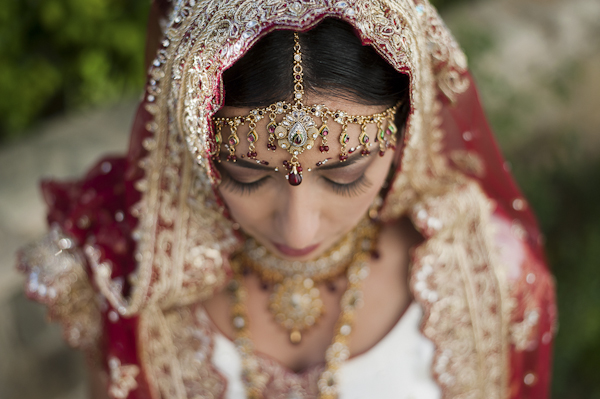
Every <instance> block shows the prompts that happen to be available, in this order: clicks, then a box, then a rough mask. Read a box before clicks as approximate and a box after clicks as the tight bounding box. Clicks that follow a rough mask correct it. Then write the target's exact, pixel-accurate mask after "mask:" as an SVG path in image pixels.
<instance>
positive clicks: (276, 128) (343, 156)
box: [211, 32, 400, 186]
mask: <svg viewBox="0 0 600 399" xmlns="http://www.w3.org/2000/svg"><path fill="white" fill-rule="evenodd" d="M300 50H301V49H300V41H299V38H298V33H296V32H294V66H293V68H292V72H293V77H294V103H293V104H290V103H288V102H285V101H279V102H277V103H275V104H271V105H269V106H268V107H266V108H256V109H253V110H252V111H250V113H249V114H248V115H244V116H234V117H226V118H225V117H220V118H213V121H214V123H215V146H214V147H213V148H212V150H211V155H212V158H213V160H215V161H219V160H220V150H221V143H224V146H225V148H226V149H227V151H228V155H227V158H226V159H227V161H230V162H236V161H237V158H238V155H237V153H236V147H237V146H238V145H239V143H240V137H239V136H238V128H239V127H240V126H241V125H246V124H247V125H248V127H249V129H250V130H249V132H248V133H247V135H246V140H247V141H248V143H249V146H248V153H247V154H246V157H247V158H249V159H252V160H255V161H257V162H259V163H262V164H268V163H267V162H266V161H261V160H259V159H258V158H257V157H258V153H257V150H256V148H257V147H256V146H257V142H258V140H259V135H258V132H257V130H256V124H257V122H258V121H260V120H261V119H263V118H265V117H268V118H269V123H268V124H267V133H268V140H267V143H266V144H267V145H266V147H267V150H269V151H275V150H276V149H277V147H278V146H279V147H280V148H281V149H283V150H286V151H287V152H289V153H290V155H291V158H290V159H289V160H286V161H284V162H283V166H284V167H285V168H286V169H287V174H286V178H287V179H288V181H289V183H290V184H291V185H292V186H297V185H299V184H300V183H302V170H303V169H302V165H301V164H300V160H299V158H298V156H299V155H300V154H302V153H303V152H304V151H306V150H312V149H313V148H315V147H316V142H317V140H319V139H320V140H321V144H320V145H319V146H318V148H319V151H321V152H322V153H328V152H329V145H328V142H327V140H328V138H329V127H328V126H327V123H328V121H329V120H330V119H333V120H334V121H335V122H337V123H338V124H340V125H341V126H342V131H341V133H340V136H339V138H338V142H339V143H340V146H341V149H340V153H339V155H338V159H339V161H340V162H344V161H346V160H347V159H348V155H349V154H351V153H353V152H355V151H357V150H361V154H362V155H369V154H370V153H371V151H370V148H371V146H372V145H375V143H374V142H377V143H378V144H379V155H380V156H383V155H385V151H386V149H388V148H392V149H395V147H396V133H397V131H398V129H397V128H396V125H395V124H394V122H393V121H394V117H395V115H396V111H397V109H398V106H399V105H400V104H396V105H395V106H393V107H390V108H388V109H386V110H385V111H383V112H381V113H378V114H372V115H349V114H348V113H347V112H344V111H340V110H336V111H332V110H329V109H328V108H327V107H326V106H325V105H322V104H319V105H317V104H315V105H310V106H305V105H304V104H303V102H302V99H303V96H304V80H303V76H304V72H303V69H302V52H301V51H300ZM279 115H282V117H281V118H280V120H279V121H277V119H278V117H279ZM315 118H317V119H315ZM317 121H318V122H317ZM348 124H357V125H360V135H359V137H358V141H359V145H358V146H357V147H352V148H350V149H348V143H349V142H350V136H349V134H348ZM369 124H374V125H376V126H377V134H376V137H375V139H374V140H373V141H372V140H371V138H370V137H369V135H368V134H367V126H368V125H369ZM225 131H228V133H229V135H228V137H227V140H225V141H223V135H224V132H225ZM241 157H242V158H243V157H244V156H243V155H242V156H241Z"/></svg>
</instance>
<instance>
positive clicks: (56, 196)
mask: <svg viewBox="0 0 600 399" xmlns="http://www.w3.org/2000/svg"><path fill="white" fill-rule="evenodd" d="M153 13H154V16H156V17H158V19H159V21H160V23H159V25H160V31H161V33H160V35H159V36H160V40H158V41H157V46H158V49H156V50H155V51H154V54H155V58H153V60H152V65H151V66H150V68H149V74H148V81H147V84H146V88H145V90H146V93H145V97H144V100H143V101H142V103H141V105H140V108H139V111H138V113H137V115H136V117H135V123H134V126H133V129H132V136H131V142H130V148H129V152H128V154H127V156H126V157H124V158H112V159H105V160H102V161H101V162H100V163H99V164H98V165H97V166H96V167H94V168H92V170H91V171H90V172H89V173H88V174H87V176H86V177H85V178H84V179H82V180H81V181H78V182H70V183H59V182H55V181H49V182H45V183H44V184H43V191H44V196H45V199H46V201H47V203H48V205H49V208H50V211H49V217H48V218H49V222H50V225H51V227H52V229H51V232H50V234H49V235H48V236H47V237H46V238H44V239H43V240H42V241H41V242H39V243H36V244H33V245H32V246H30V247H29V248H27V249H25V250H24V251H22V253H21V256H20V267H21V268H22V269H23V270H24V271H26V272H27V273H28V275H29V280H28V283H27V285H26V290H27V293H28V295H29V296H30V297H32V298H34V299H36V300H39V301H41V302H44V303H46V304H48V305H49V308H50V313H51V316H53V317H54V318H55V319H58V320H60V321H61V322H62V323H63V324H64V326H65V337H66V339H67V340H68V342H69V343H70V344H71V345H73V346H75V347H80V348H82V349H85V350H87V351H88V353H90V355H91V359H92V361H94V362H98V364H100V365H101V366H103V367H104V368H106V369H107V370H108V372H109V376H110V382H109V386H108V389H109V393H110V394H111V395H112V396H113V397H115V398H131V399H132V398H161V397H162V398H186V397H192V396H194V397H204V396H203V395H205V396H209V394H210V395H213V394H214V392H219V389H222V385H223V381H222V380H221V379H220V378H219V377H218V376H215V373H214V370H210V366H206V365H198V364H195V363H193V362H191V360H190V359H189V358H188V357H186V355H185V353H186V351H188V350H196V351H201V350H203V349H202V348H201V344H200V343H199V342H197V340H196V341H195V340H194V338H193V337H191V336H189V335H186V333H185V331H186V329H185V328H184V327H185V325H186V323H191V322H190V317H191V316H190V311H189V309H188V306H190V305H191V304H193V303H197V302H199V301H202V300H204V299H206V298H209V297H210V296H211V295H213V294H214V292H215V291H216V290H219V289H221V288H222V287H223V285H224V284H225V282H226V281H227V279H228V275H229V271H228V267H227V259H228V255H229V254H230V253H231V252H232V251H233V250H234V249H235V248H236V247H237V246H238V245H239V241H238V238H237V236H236V234H235V231H234V230H233V226H232V221H231V220H229V219H228V218H227V216H226V215H225V212H224V207H223V204H222V202H221V200H220V198H219V197H218V195H217V193H216V191H215V187H216V185H217V184H218V183H219V181H218V179H219V178H218V174H217V173H215V169H214V165H213V164H212V161H211V159H210V156H209V152H210V149H211V148H212V146H214V145H215V143H214V133H213V131H212V126H211V123H210V118H211V116H212V115H213V114H214V113H215V112H216V111H217V110H218V109H219V107H220V106H221V104H222V100H223V93H222V87H221V82H220V79H221V73H222V71H223V70H225V69H226V68H228V67H229V66H231V65H232V64H233V63H234V62H235V61H236V60H237V59H239V58H240V57H241V56H242V55H243V54H244V53H245V51H247V50H248V48H250V47H251V46H252V44H253V43H255V42H256V41H257V40H258V39H260V38H261V37H262V36H263V35H265V34H266V33H268V32H270V31H272V30H273V29H294V30H307V29H310V28H311V27H312V26H314V25H315V24H317V23H319V21H321V20H322V19H323V18H327V17H334V18H339V19H342V20H344V21H346V22H348V23H350V24H351V25H353V26H354V27H355V28H356V32H357V35H358V36H359V37H360V38H361V40H362V41H363V43H364V44H365V45H371V46H373V47H374V48H375V49H376V50H377V51H378V53H379V54H380V55H381V56H382V57H383V58H384V59H385V60H387V61H388V62H389V63H390V64H391V65H392V66H394V67H395V68H396V69H397V70H398V71H399V72H401V73H406V74H408V75H409V76H410V80H411V93H410V94H411V97H410V98H411V114H410V117H409V120H408V124H407V130H406V135H405V141H404V145H403V148H402V151H398V157H399V158H401V162H399V168H398V170H397V171H396V173H395V176H394V178H393V181H392V185H391V189H390V190H389V192H388V194H387V197H386V198H385V200H384V205H383V208H382V217H383V219H384V220H385V221H388V222H392V221H394V220H396V219H398V218H400V217H402V216H404V215H408V216H409V218H410V219H411V220H412V222H413V224H414V225H415V227H416V228H417V229H418V230H419V231H420V232H421V234H422V235H423V236H424V237H425V242H424V243H423V244H422V245H420V246H419V247H418V248H416V249H415V251H414V255H413V262H412V269H411V275H410V288H411V291H412V293H413V295H414V298H415V300H416V301H417V302H418V303H419V304H420V305H421V306H422V308H423V309H424V318H423V322H422V332H423V334H424V335H425V336H427V337H428V338H429V339H431V340H432V341H433V343H434V344H435V346H436V354H435V358H434V363H433V375H434V378H435V379H436V381H437V383H438V384H439V385H440V387H441V388H442V394H443V397H444V398H467V397H468V398H498V399H500V398H520V397H535V398H543V397H546V396H547V395H548V388H549V375H550V352H551V341H552V338H553V331H554V320H555V307H554V291H553V282H552V279H551V276H550V275H549V273H548V271H547V269H546V266H545V264H544V259H543V255H542V249H541V246H540V242H541V239H540V233H539V231H538V228H537V225H536V222H535V220H534V218H533V215H532V213H531V212H530V210H529V209H528V208H527V203H526V201H525V200H524V199H523V198H522V197H521V194H520V193H519V190H518V189H517V187H516V185H515V184H514V182H513V180H512V178H511V176H510V174H509V173H508V172H507V170H506V168H505V163H504V161H503V159H502V156H501V155H500V153H499V151H498V149H497V146H496V143H495V141H494V138H493V135H492V133H491V131H490V128H489V126H488V124H487V122H486V119H485V116H484V114H483V111H482V108H481V104H480V100H479V98H478V95H477V92H476V89H475V84H474V82H473V80H472V78H471V76H470V74H469V72H468V70H467V66H466V59H465V57H464V55H463V53H462V52H461V51H460V49H459V48H458V46H457V44H456V43H455V41H454V39H453V38H452V36H451V35H450V33H449V31H448V30H447V28H446V27H445V26H444V24H443V22H442V21H441V19H440V18H439V16H438V14H437V12H436V11H435V9H434V8H433V7H432V6H431V5H430V4H429V3H428V2H427V1H420V0H371V1H361V0H345V1H333V0H304V1H298V2H289V1H282V0H281V1H280V0H263V1H249V0H228V1H214V0H213V1H210V0H205V1H194V0H181V1H173V4H170V3H169V2H166V1H162V2H155V4H154V8H153ZM151 27H152V25H151ZM150 33H151V34H150V35H149V36H150V37H155V36H156V35H153V34H154V33H156V32H153V31H152V28H151V32H150ZM150 43H152V40H151V41H150ZM151 47H153V46H151ZM42 287H43V288H42ZM96 298H100V299H96ZM207 353H208V352H207ZM190 362H191V363H190ZM207 367H208V368H207ZM220 386H221V388H219V387H220ZM211 397H212V396H211Z"/></svg>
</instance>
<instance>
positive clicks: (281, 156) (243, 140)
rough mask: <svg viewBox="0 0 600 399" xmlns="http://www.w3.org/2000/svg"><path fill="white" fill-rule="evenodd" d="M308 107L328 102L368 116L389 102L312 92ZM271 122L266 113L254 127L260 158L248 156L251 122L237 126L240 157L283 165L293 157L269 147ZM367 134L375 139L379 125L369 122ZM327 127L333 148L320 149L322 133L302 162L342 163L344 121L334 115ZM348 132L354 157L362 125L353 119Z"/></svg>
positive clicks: (237, 110) (231, 113)
mask: <svg viewBox="0 0 600 399" xmlns="http://www.w3.org/2000/svg"><path fill="white" fill-rule="evenodd" d="M304 103H305V104H307V105H308V107H312V106H313V105H315V106H316V105H324V106H326V107H327V108H328V109H329V110H333V111H343V112H344V113H346V114H348V115H356V116H367V115H372V114H377V113H380V112H383V111H385V109H386V107H385V106H373V105H364V104H358V103H355V102H351V101H348V100H344V99H339V98H326V97H324V96H310V97H306V100H305V101H304ZM252 110H253V108H241V107H223V108H222V109H221V110H219V112H218V113H217V114H216V115H215V116H216V117H226V118H233V117H239V116H245V115H248V114H249V113H250V112H251V111H252ZM311 118H312V119H313V120H314V122H315V124H316V125H317V126H318V127H319V126H321V120H320V118H318V117H314V116H311ZM281 119H282V117H281V116H280V117H278V118H277V122H279V121H280V120H281ZM268 123H269V118H268V117H264V118H262V119H261V120H260V121H258V122H257V123H256V128H255V129H254V131H255V133H256V137H255V139H256V141H255V148H256V149H255V152H256V153H257V156H256V160H252V159H248V157H247V153H248V151H249V148H250V141H249V140H248V134H249V133H250V130H251V129H250V126H249V125H248V123H244V124H242V125H240V126H238V128H237V136H238V137H239V144H238V145H237V146H236V151H235V152H236V154H237V157H238V159H240V158H241V159H242V160H244V161H249V162H252V163H255V164H257V165H264V166H269V167H281V166H282V165H283V163H284V161H289V160H290V158H291V157H292V154H290V153H289V152H288V151H286V150H284V149H282V148H280V147H279V146H277V145H276V149H275V150H274V151H269V150H268V148H267V143H268V142H269V132H268V129H267V125H268ZM366 126H367V130H366V131H367V134H368V135H370V136H371V137H372V139H374V137H375V134H376V132H377V127H376V125H375V124H367V125H366ZM327 127H328V128H329V132H330V134H329V135H328V136H327V137H328V139H327V143H326V144H327V146H328V147H329V152H323V153H322V152H321V151H320V150H319V146H320V145H322V144H323V143H322V138H321V137H318V138H317V139H316V140H315V145H314V146H313V148H311V149H306V150H304V151H303V152H302V153H301V154H299V155H298V160H299V161H300V163H301V164H303V165H306V166H307V167H313V166H316V165H318V164H325V163H332V162H335V163H339V159H338V155H339V153H340V152H341V150H342V145H341V143H340V140H339V138H340V135H341V134H342V125H340V124H339V123H336V122H335V121H333V120H332V119H329V120H327ZM222 133H223V138H222V140H223V148H222V149H221V151H222V153H224V154H225V157H226V154H227V153H228V150H227V148H226V146H227V142H228V136H229V134H230V129H229V128H228V127H224V128H223V131H222ZM347 133H348V136H349V139H350V140H349V142H348V143H347V145H346V149H347V151H348V152H349V153H350V156H351V157H352V156H353V155H354V154H353V153H354V150H355V149H356V148H357V147H358V146H359V136H360V134H361V127H360V125H358V124H355V123H349V124H348V125H347ZM242 164H244V165H247V164H248V162H240V165H242Z"/></svg>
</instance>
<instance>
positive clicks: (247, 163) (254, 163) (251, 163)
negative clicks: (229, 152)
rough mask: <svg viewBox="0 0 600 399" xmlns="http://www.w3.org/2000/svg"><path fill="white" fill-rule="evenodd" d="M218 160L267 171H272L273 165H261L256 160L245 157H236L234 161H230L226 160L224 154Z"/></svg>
mask: <svg viewBox="0 0 600 399" xmlns="http://www.w3.org/2000/svg"><path fill="white" fill-rule="evenodd" d="M220 160H221V162H223V163H224V162H228V163H230V164H233V165H238V166H240V167H242V168H248V169H256V170H264V171H267V172H273V166H269V165H263V164H262V163H260V161H258V160H253V161H249V160H247V159H242V158H238V159H237V160H236V161H235V162H230V161H227V160H226V158H225V156H221V159H220Z"/></svg>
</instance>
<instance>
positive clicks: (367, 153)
mask: <svg viewBox="0 0 600 399" xmlns="http://www.w3.org/2000/svg"><path fill="white" fill-rule="evenodd" d="M370 153H371V151H369V150H362V151H361V152H360V155H369V154H370Z"/></svg>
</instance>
